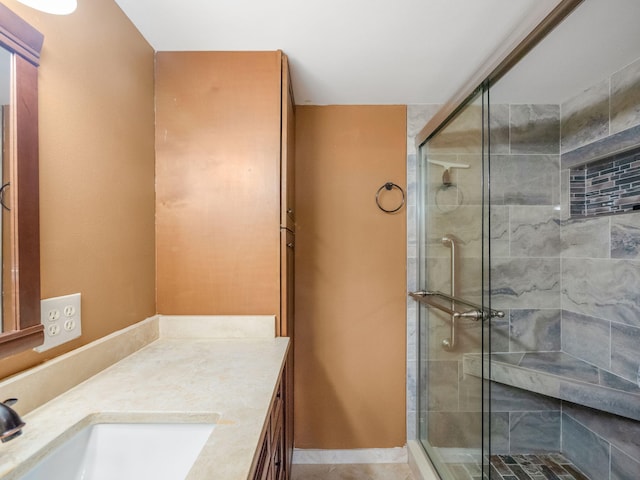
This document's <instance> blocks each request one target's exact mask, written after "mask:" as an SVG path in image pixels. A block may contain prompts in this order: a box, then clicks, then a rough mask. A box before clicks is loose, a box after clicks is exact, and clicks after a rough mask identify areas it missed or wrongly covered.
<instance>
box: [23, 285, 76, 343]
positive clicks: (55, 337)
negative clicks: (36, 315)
mask: <svg viewBox="0 0 640 480" xmlns="http://www.w3.org/2000/svg"><path fill="white" fill-rule="evenodd" d="M80 301H81V298H80V294H79V293H73V294H71V295H64V296H62V297H54V298H47V299H44V300H41V301H40V323H42V325H44V343H43V344H42V345H40V346H39V347H36V348H34V350H35V351H36V352H44V351H45V350H49V349H51V348H54V347H57V346H58V345H62V344H63V343H66V342H68V341H70V340H73V339H74V338H78V337H79V336H80V335H81V334H82V328H81V327H82V325H81V319H80Z"/></svg>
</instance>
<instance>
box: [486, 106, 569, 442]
mask: <svg viewBox="0 0 640 480" xmlns="http://www.w3.org/2000/svg"><path fill="white" fill-rule="evenodd" d="M490 108H491V117H492V125H491V128H492V129H493V130H496V131H497V132H496V133H495V134H494V135H493V136H492V142H491V158H492V160H491V167H490V168H491V191H490V198H491V215H490V222H491V224H490V236H491V299H492V305H491V306H492V308H495V309H500V310H503V311H504V312H505V314H506V315H505V317H504V319H502V320H498V319H494V320H493V321H492V324H493V328H492V335H491V337H492V338H491V350H492V351H493V352H540V351H557V350H560V347H561V333H560V329H561V271H562V269H561V250H562V245H561V241H560V212H559V211H558V205H559V204H560V188H559V186H560V107H559V105H534V104H522V105H491V107H490ZM491 389H492V402H491V406H492V410H493V415H492V425H491V434H492V448H493V450H494V453H514V454H515V453H535V452H538V453H539V452H553V451H556V452H557V451H560V450H561V447H562V446H561V425H562V421H561V419H562V407H561V402H560V401H559V400H556V399H553V398H549V397H545V396H542V395H538V394H535V393H532V392H527V391H524V390H520V389H517V388H512V387H507V386H505V385H501V384H498V383H493V384H492V386H491Z"/></svg>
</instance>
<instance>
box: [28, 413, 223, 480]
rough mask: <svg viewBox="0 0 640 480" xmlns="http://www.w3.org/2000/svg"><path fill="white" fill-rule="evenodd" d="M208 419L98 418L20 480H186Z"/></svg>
mask: <svg viewBox="0 0 640 480" xmlns="http://www.w3.org/2000/svg"><path fill="white" fill-rule="evenodd" d="M213 427H214V425H213V424H206V423H98V424H94V425H90V426H88V427H85V428H83V429H82V430H80V431H79V432H78V433H76V434H75V435H73V436H72V437H71V438H69V440H67V441H66V442H64V443H63V444H62V445H60V446H58V447H57V448H55V449H54V450H53V451H52V452H51V453H49V454H47V456H46V457H44V458H43V459H42V460H41V461H40V462H38V463H37V464H36V465H35V466H34V467H33V468H32V469H31V470H29V471H28V472H27V473H26V474H25V475H24V476H22V477H21V480H45V479H46V480H107V479H109V480H113V479H118V480H133V479H136V480H139V479H144V478H149V479H151V478H152V479H154V480H182V479H184V478H185V477H186V476H187V474H188V473H189V470H190V469H191V466H192V465H193V463H194V462H195V460H196V458H197V457H198V455H199V453H200V451H201V450H202V447H204V445H205V443H206V441H207V439H208V438H209V435H210V434H211V432H212V431H213Z"/></svg>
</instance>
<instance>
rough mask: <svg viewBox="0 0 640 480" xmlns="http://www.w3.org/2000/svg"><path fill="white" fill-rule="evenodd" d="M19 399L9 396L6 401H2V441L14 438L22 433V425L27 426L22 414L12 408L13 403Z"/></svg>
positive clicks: (0, 404) (0, 417) (0, 425)
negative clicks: (21, 416)
mask: <svg viewBox="0 0 640 480" xmlns="http://www.w3.org/2000/svg"><path fill="white" fill-rule="evenodd" d="M17 401H18V399H17V398H8V399H7V400H5V401H4V402H0V440H1V441H2V443H5V442H8V441H9V440H13V439H14V438H16V437H17V436H19V435H20V434H22V427H24V426H25V423H24V422H23V421H22V419H21V418H20V415H18V414H17V413H16V411H15V410H14V409H13V408H11V405H13V404H14V403H16V402H17Z"/></svg>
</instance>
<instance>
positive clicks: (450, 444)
mask: <svg viewBox="0 0 640 480" xmlns="http://www.w3.org/2000/svg"><path fill="white" fill-rule="evenodd" d="M487 118H488V116H487V102H486V94H485V93H484V92H482V91H481V92H479V93H477V94H476V95H475V96H474V97H473V98H472V99H471V100H470V101H468V102H467V103H466V104H465V106H464V107H463V108H462V109H461V110H460V111H459V112H458V113H457V114H456V115H455V116H453V118H451V119H450V120H449V121H448V122H446V123H445V124H444V125H443V126H442V127H441V128H440V129H439V130H437V131H436V132H435V133H434V134H433V135H432V136H430V137H429V138H428V139H427V140H426V141H425V142H424V143H423V144H422V145H421V146H420V147H419V153H418V171H419V176H418V185H419V187H418V205H419V209H418V211H419V213H418V216H419V222H418V225H419V230H418V231H419V234H418V235H419V240H418V242H419V247H418V255H419V258H418V265H419V268H418V270H419V273H418V276H419V280H418V281H419V283H418V285H419V287H420V289H419V291H418V292H415V293H413V294H412V296H413V297H414V299H415V300H416V301H418V302H419V327H418V328H419V347H418V349H419V367H418V372H419V373H418V410H419V411H418V423H419V424H418V437H419V441H420V443H421V444H422V446H423V448H424V449H425V450H426V452H427V454H428V455H429V457H430V459H431V461H432V463H433V464H434V466H435V467H436V469H437V470H438V473H439V475H440V476H441V478H442V479H444V480H462V479H464V480H467V479H471V478H481V477H482V472H488V466H487V465H486V460H483V459H484V458H485V455H488V442H489V428H488V425H489V422H490V416H489V411H488V410H489V408H488V404H489V402H488V401H486V400H487V398H488V392H484V391H483V382H482V380H481V376H477V372H476V374H475V375H474V374H470V373H469V371H470V370H471V369H470V368H469V366H470V363H469V362H476V363H475V365H476V367H477V366H478V365H480V369H481V368H482V362H481V361H479V360H480V354H482V353H483V351H484V349H485V348H488V346H489V343H490V342H489V326H490V322H489V321H487V320H488V317H487V318H486V319H484V320H483V318H482V317H483V315H482V312H485V311H488V310H485V309H486V308H487V305H488V298H485V297H488V296H487V295H485V292H487V291H488V270H489V269H488V245H489V243H488V241H486V240H487V239H486V237H487V232H488V223H489V219H488V211H489V210H488V206H487V205H486V204H485V199H487V198H488V195H487V192H485V189H486V188H487V187H486V186H487V185H488V182H486V181H485V178H488V172H487V171H486V170H487V169H488V162H487V161H486V157H487V152H488V148H489V143H490V142H489V141H488V140H489V139H488V136H487V134H486V130H487V129H486V127H485V125H487V124H488V123H487V122H485V121H484V120H486V119H487ZM474 371H475V369H474ZM483 463H484V465H483Z"/></svg>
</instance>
